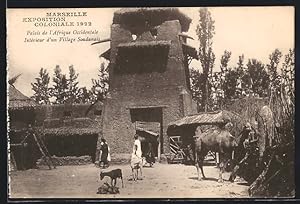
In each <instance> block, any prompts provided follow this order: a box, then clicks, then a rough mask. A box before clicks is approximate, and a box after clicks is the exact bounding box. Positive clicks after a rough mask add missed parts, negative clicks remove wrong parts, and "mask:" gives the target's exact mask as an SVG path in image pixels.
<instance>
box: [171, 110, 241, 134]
mask: <svg viewBox="0 0 300 204" xmlns="http://www.w3.org/2000/svg"><path fill="white" fill-rule="evenodd" d="M238 120H240V116H239V115H238V114H236V113H233V112H229V111H226V110H222V111H217V112H206V113H199V114H196V115H191V116H186V117H184V118H182V119H179V120H177V121H174V122H171V123H170V124H169V125H168V132H174V131H175V132H176V131H177V130H178V129H180V128H182V127H189V126H191V127H195V126H198V125H225V124H226V123H228V122H232V123H233V124H235V123H236V122H237V121H238Z"/></svg>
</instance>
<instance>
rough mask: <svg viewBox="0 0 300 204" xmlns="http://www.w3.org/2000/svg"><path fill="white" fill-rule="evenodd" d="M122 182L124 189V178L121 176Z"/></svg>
mask: <svg viewBox="0 0 300 204" xmlns="http://www.w3.org/2000/svg"><path fill="white" fill-rule="evenodd" d="M121 180H122V188H124V184H123V176H121Z"/></svg>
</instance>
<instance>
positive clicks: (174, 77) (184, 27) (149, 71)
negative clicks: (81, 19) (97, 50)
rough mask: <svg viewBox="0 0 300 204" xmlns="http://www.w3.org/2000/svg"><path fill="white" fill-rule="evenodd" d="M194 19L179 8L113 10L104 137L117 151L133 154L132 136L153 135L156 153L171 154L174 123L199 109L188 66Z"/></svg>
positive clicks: (107, 55) (193, 53)
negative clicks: (170, 131)
mask: <svg viewBox="0 0 300 204" xmlns="http://www.w3.org/2000/svg"><path fill="white" fill-rule="evenodd" d="M190 23H191V19H190V18H189V17H187V16H185V15H184V14H183V13H181V12H180V11H179V10H178V9H176V8H131V9H121V10H118V11H116V12H115V13H114V17H113V24H112V25H111V37H110V49H109V50H107V51H106V52H104V53H103V54H101V57H104V58H106V59H108V60H109V61H110V66H109V84H110V88H109V94H108V97H107V99H106V101H105V104H104V109H103V137H105V138H106V140H107V141H108V144H109V145H110V147H111V151H112V159H113V158H114V156H113V155H114V154H115V155H120V154H130V153H131V151H132V144H133V136H134V134H135V133H136V132H138V133H140V135H144V136H146V135H152V136H154V137H156V138H157V140H156V143H155V142H154V149H155V154H156V156H158V157H159V158H160V156H161V155H162V154H164V153H169V152H170V148H169V138H168V136H167V133H166V130H167V126H168V124H169V123H170V122H172V121H175V120H177V119H179V118H181V117H183V116H185V115H188V114H192V113H195V112H196V106H195V104H194V102H193V101H192V98H191V92H190V83H189V71H188V65H189V63H190V61H191V60H192V59H193V58H197V52H196V50H195V48H193V47H191V46H189V45H188V44H187V38H190V37H189V36H187V35H186V34H184V32H187V31H188V29H189V25H190Z"/></svg>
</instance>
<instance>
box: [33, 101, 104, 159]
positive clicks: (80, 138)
mask: <svg viewBox="0 0 300 204" xmlns="http://www.w3.org/2000/svg"><path fill="white" fill-rule="evenodd" d="M36 115H37V117H36V127H37V129H38V130H39V134H40V136H41V137H42V138H43V140H44V141H45V144H46V146H47V148H48V151H49V153H50V154H51V155H55V156H56V158H57V160H60V161H66V160H65V159H64V158H66V157H72V159H73V160H76V157H81V156H88V157H89V158H90V159H89V162H95V161H96V160H97V157H98V155H96V149H97V145H99V144H97V140H98V138H99V137H100V136H101V132H102V131H101V129H102V128H101V121H102V103H101V102H97V103H95V104H93V105H91V104H53V105H41V106H39V107H38V108H37V109H36ZM78 159H80V158H78ZM66 162H68V161H66ZM58 163H59V164H64V162H58Z"/></svg>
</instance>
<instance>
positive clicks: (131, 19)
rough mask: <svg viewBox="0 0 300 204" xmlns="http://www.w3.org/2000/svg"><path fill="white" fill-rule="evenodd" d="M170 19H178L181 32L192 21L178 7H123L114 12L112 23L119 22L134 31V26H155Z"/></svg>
mask: <svg viewBox="0 0 300 204" xmlns="http://www.w3.org/2000/svg"><path fill="white" fill-rule="evenodd" d="M171 20H179V22H180V24H181V29H182V32H187V31H188V29H189V26H190V23H191V21H192V19H191V18H189V17H188V16H186V15H185V14H183V13H182V12H180V11H179V9H178V8H125V9H120V10H118V11H116V12H115V13H114V18H113V24H121V25H123V26H125V27H128V29H130V30H131V31H132V32H135V28H137V29H138V28H139V29H140V28H142V27H145V28H147V27H155V26H158V25H161V24H162V23H163V22H165V21H171ZM136 32H138V30H136Z"/></svg>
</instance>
